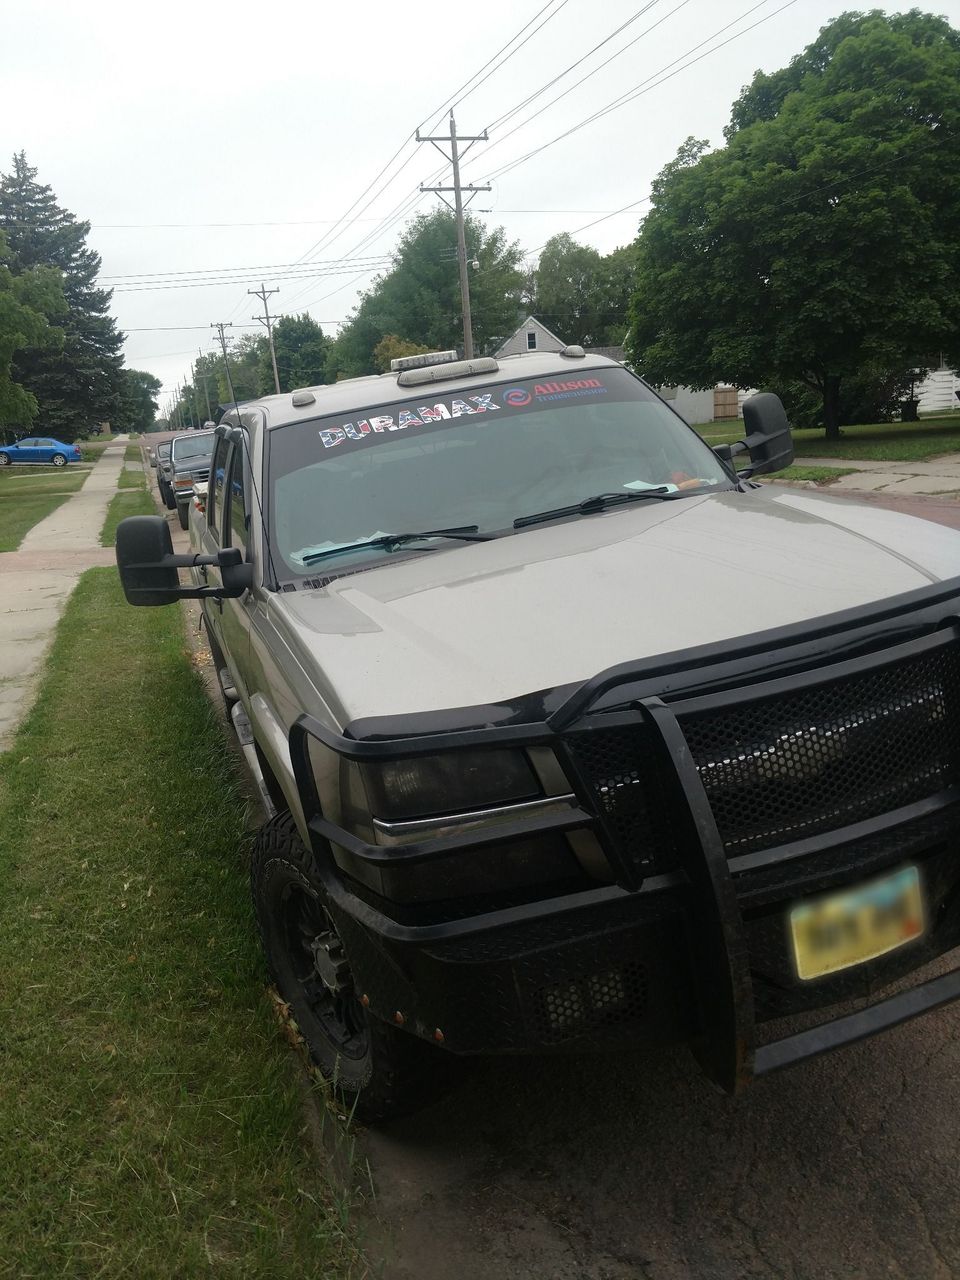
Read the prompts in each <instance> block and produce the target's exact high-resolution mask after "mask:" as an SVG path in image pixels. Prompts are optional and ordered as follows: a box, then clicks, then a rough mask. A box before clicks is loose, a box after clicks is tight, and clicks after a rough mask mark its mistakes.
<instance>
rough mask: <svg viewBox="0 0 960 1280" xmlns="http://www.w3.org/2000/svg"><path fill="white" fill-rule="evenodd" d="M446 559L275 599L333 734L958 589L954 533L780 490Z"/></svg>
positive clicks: (652, 511) (626, 512) (677, 507)
mask: <svg viewBox="0 0 960 1280" xmlns="http://www.w3.org/2000/svg"><path fill="white" fill-rule="evenodd" d="M442 548H443V549H442V550H438V551H431V552H430V553H428V554H426V555H421V556H416V557H415V558H409V559H403V558H399V557H398V559H397V560H395V561H391V562H390V563H389V564H386V565H384V566H382V567H378V568H376V569H370V570H367V571H365V572H362V573H357V574H354V575H350V576H348V577H345V578H341V579H338V580H336V581H335V582H333V583H332V584H331V585H330V586H328V587H324V588H317V589H313V590H306V591H304V590H301V591H298V592H296V593H292V592H288V593H280V594H277V595H274V596H272V597H271V606H270V612H271V615H272V618H273V622H274V625H275V626H276V627H277V629H278V630H279V631H280V632H281V634H282V636H283V638H284V641H285V643H286V644H287V645H288V647H289V648H290V650H291V651H292V653H293V654H294V655H295V656H296V657H297V658H298V660H299V661H300V663H301V665H302V666H303V667H304V669H305V671H306V672H308V673H309V674H310V677H311V679H312V680H313V681H314V682H315V683H316V685H317V688H318V692H319V693H320V695H321V697H322V698H323V699H324V701H325V702H326V704H327V706H328V707H329V709H330V711H331V713H332V714H333V715H334V716H336V717H337V718H338V719H339V721H340V723H341V724H346V723H349V722H350V721H351V720H355V719H359V718H363V717H366V716H382V715H395V714H402V713H409V712H414V711H432V710H439V709H442V708H451V707H467V706H476V705H481V704H489V703H497V702H504V701H508V700H512V699H515V698H517V697H519V696H522V695H524V694H528V693H531V692H534V691H537V690H541V689H548V688H553V687H556V686H558V685H565V684H569V683H572V682H579V681H581V680H585V679H587V678H588V677H590V676H592V675H595V674H596V673H597V672H598V671H602V670H603V669H604V668H606V667H610V666H613V665H614V664H616V663H620V662H626V661H631V660H635V659H642V658H646V657H652V656H654V655H657V654H662V653H669V652H672V651H674V650H677V649H686V648H692V647H694V646H696V645H702V644H708V643H711V642H714V641H721V640H725V639H734V638H737V637H741V636H745V635H750V634H751V633H755V632H758V631H765V630H767V629H769V628H772V627H780V626H785V625H788V624H792V623H802V622H804V621H808V620H813V619H817V618H822V617H824V616H825V615H828V614H832V613H837V612H839V611H841V610H844V609H850V608H853V607H856V606H858V605H867V604H870V603H872V602H876V601H880V600H883V599H886V598H888V597H891V596H896V595H900V594H902V593H904V592H907V591H912V590H915V589H917V588H919V587H923V586H928V585H930V584H931V583H935V582H937V581H941V580H943V579H947V578H952V577H955V576H957V575H960V532H957V531H954V530H952V529H947V528H944V527H943V526H941V525H937V524H932V523H930V522H928V521H924V520H919V519H915V518H914V517H912V516H905V515H900V514H897V513H895V512H890V511H885V510H882V509H880V508H877V507H873V506H867V505H865V504H859V503H856V502H853V501H851V500H850V499H847V498H831V497H830V496H829V495H825V494H819V493H812V492H806V491H798V490H787V489H778V490H775V489H772V488H764V489H759V488H758V489H755V490H750V491H748V492H745V493H739V492H730V493H724V494H718V495H714V496H704V497H692V498H686V499H682V500H679V501H673V502H662V503H658V502H650V503H641V504H638V505H637V506H635V507H629V508H619V509H614V510H611V511H607V512H603V513H601V514H597V515H593V516H587V517H582V518H579V519H574V520H569V521H565V522H561V523H557V524H552V525H549V526H535V527H533V528H530V529H527V530H524V531H523V532H521V533H519V534H517V535H516V536H513V537H509V536H508V537H504V538H499V539H496V540H494V541H491V542H485V543H470V544H456V543H450V544H442Z"/></svg>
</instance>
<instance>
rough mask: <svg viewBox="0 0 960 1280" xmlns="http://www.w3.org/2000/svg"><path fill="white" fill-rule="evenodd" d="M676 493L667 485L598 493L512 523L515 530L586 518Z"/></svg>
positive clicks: (520, 518) (523, 517)
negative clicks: (626, 504)
mask: <svg viewBox="0 0 960 1280" xmlns="http://www.w3.org/2000/svg"><path fill="white" fill-rule="evenodd" d="M675 493H676V490H675V489H671V488H670V487H669V486H668V485H665V484H662V485H658V486H657V487H656V488H655V489H634V490H631V491H630V492H629V493H598V494H596V495H595V496H594V497H592V498H584V500H583V501H582V502H575V503H573V505H572V506H569V507H554V509H553V510H552V511H537V512H536V513H535V514H534V515H530V516H518V517H517V519H516V520H514V522H513V527H514V528H515V529H523V528H525V527H526V526H527V525H528V524H539V523H540V522H541V521H543V520H559V519H560V518H561V517H562V516H588V515H590V514H591V513H592V512H594V511H605V510H606V509H607V507H618V506H620V505H621V503H625V502H639V501H640V500H641V499H642V498H672V497H674V495H675Z"/></svg>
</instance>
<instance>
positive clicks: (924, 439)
mask: <svg viewBox="0 0 960 1280" xmlns="http://www.w3.org/2000/svg"><path fill="white" fill-rule="evenodd" d="M694 430H695V431H697V432H698V433H699V435H701V436H702V437H703V439H704V440H705V441H706V442H707V444H709V445H717V444H732V443H733V441H735V440H742V439H743V423H742V422H701V423H698V424H697V425H696V426H695V427H694ZM793 442H794V449H795V451H796V456H797V457H798V458H805V457H806V458H852V459H860V458H865V459H872V460H873V461H877V462H922V461H925V460H926V459H927V458H935V457H937V456H938V455H939V454H942V453H957V452H960V421H958V418H957V415H956V414H946V415H944V416H942V417H931V418H923V419H921V421H920V422H918V423H903V422H874V423H867V424H863V425H861V426H856V427H844V428H843V431H842V435H841V438H840V439H839V440H836V441H828V440H825V439H824V435H823V432H822V431H794V433H793Z"/></svg>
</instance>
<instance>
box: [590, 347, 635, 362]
mask: <svg viewBox="0 0 960 1280" xmlns="http://www.w3.org/2000/svg"><path fill="white" fill-rule="evenodd" d="M587 355H588V356H606V358H607V359H608V360H616V361H618V362H619V363H620V364H623V362H624V360H626V358H627V354H626V352H625V351H624V349H623V347H587Z"/></svg>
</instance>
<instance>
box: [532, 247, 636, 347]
mask: <svg viewBox="0 0 960 1280" xmlns="http://www.w3.org/2000/svg"><path fill="white" fill-rule="evenodd" d="M634 256H635V255H634V250H633V247H632V246H630V245H628V246H625V247H624V248H621V249H615V250H614V251H613V253H610V254H608V255H607V256H606V257H603V256H602V255H601V254H600V253H599V252H598V251H597V250H596V249H594V248H591V247H590V246H589V245H584V244H580V243H579V242H578V241H576V240H574V238H573V237H572V236H571V235H570V234H569V233H568V232H566V231H564V232H561V234H560V235H556V236H552V237H551V238H550V239H549V240H548V241H547V243H546V244H545V245H544V246H543V250H542V252H541V254H540V259H539V261H538V263H537V266H536V269H535V270H534V271H533V272H532V273H531V277H530V281H529V285H528V290H529V292H528V305H529V308H530V310H531V311H532V312H533V313H534V314H535V315H536V316H538V317H539V318H540V319H541V320H542V321H543V322H544V324H545V325H547V326H548V328H550V329H552V330H553V332H554V333H556V334H557V336H558V337H562V338H563V339H564V340H565V341H566V342H579V343H582V344H583V345H584V346H587V347H605V346H619V344H620V343H621V342H622V341H623V335H624V333H625V331H626V328H627V312H628V309H629V304H630V294H631V292H632V289H633V274H634V270H633V269H634Z"/></svg>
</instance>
